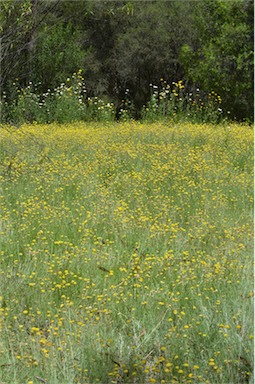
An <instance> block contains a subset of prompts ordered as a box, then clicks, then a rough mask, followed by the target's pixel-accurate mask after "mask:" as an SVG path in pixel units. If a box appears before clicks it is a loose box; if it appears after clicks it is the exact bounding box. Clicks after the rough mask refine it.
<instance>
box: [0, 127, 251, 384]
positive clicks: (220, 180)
mask: <svg viewBox="0 0 255 384" xmlns="http://www.w3.org/2000/svg"><path fill="white" fill-rule="evenodd" d="M1 135H2V137H1V146H2V147H3V151H1V156H2V158H1V203H0V208H1V214H2V219H1V257H0V261H1V271H0V274H1V278H0V285H1V295H0V296H1V298H0V299H1V305H0V324H1V334H2V338H1V343H0V351H1V354H0V355H1V358H0V365H1V371H0V380H1V381H3V382H5V383H17V384H21V383H36V382H38V381H40V380H41V381H42V380H44V382H47V383H52V384H54V383H56V384H57V383H66V384H70V383H91V384H92V383H93V384H94V383H97V382H98V383H116V384H117V383H123V384H124V383H176V382H178V383H180V382H181V383H194V382H195V383H199V382H201V383H214V384H215V383H218V384H221V383H231V382H232V383H234V382H238V383H247V382H252V367H253V299H252V297H253V268H252V264H253V258H252V255H253V231H252V218H253V175H252V172H253V167H252V156H253V146H252V130H251V129H250V128H249V127H247V126H241V125H224V127H221V126H217V127H215V126H213V125H192V124H176V125H169V124H159V123H158V124H145V123H143V124H141V123H134V122H133V123H130V122H129V123H112V124H109V125H107V124H105V125H102V124H99V123H90V124H89V125H88V124H87V125H85V124H82V123H79V124H72V125H61V126H60V125H57V124H51V125H23V126H22V127H21V128H18V129H16V128H13V127H2V129H1Z"/></svg>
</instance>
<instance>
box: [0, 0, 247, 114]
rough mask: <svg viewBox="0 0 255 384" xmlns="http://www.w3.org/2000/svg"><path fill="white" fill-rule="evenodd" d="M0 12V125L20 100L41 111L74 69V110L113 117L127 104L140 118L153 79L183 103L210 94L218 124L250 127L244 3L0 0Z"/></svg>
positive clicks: (15, 111)
mask: <svg viewBox="0 0 255 384" xmlns="http://www.w3.org/2000/svg"><path fill="white" fill-rule="evenodd" d="M0 7H1V12H0V32H1V75H2V76H1V80H0V81H1V83H0V86H1V96H2V102H1V107H2V114H1V117H2V120H3V121H19V120H20V119H21V116H22V113H21V112H19V108H21V107H20V106H21V104H22V102H23V101H22V100H20V98H21V99H22V97H23V93H24V92H25V94H27V93H28V92H27V91H29V97H27V98H26V101H25V103H27V101H29V102H30V104H31V102H33V100H34V99H35V101H36V102H38V103H41V102H43V100H44V95H45V94H52V93H53V94H56V92H58V91H56V90H59V89H60V90H61V84H67V83H68V80H67V79H68V78H71V76H72V75H73V73H78V71H79V70H82V72H80V73H82V76H83V77H84V81H85V87H86V94H85V93H83V98H82V103H84V104H85V106H86V107H87V104H89V101H88V98H90V99H92V100H93V103H94V99H93V98H94V97H97V98H100V100H101V102H102V103H105V105H107V104H112V105H113V110H114V112H113V115H114V117H117V118H119V117H120V116H119V115H121V113H120V111H123V110H124V109H125V110H126V109H127V108H126V107H127V105H128V106H129V108H128V113H126V115H127V114H128V115H129V116H131V117H135V118H137V117H139V118H141V117H142V115H143V109H144V107H143V106H144V105H146V103H148V102H149V101H150V99H151V96H152V86H155V87H157V86H160V79H162V78H163V80H164V81H166V82H167V84H170V85H171V86H172V83H173V82H175V83H178V82H179V81H181V80H182V82H183V85H184V90H185V95H189V93H192V94H194V93H195V92H196V90H197V89H199V90H200V92H201V94H200V99H201V102H203V99H204V97H207V95H208V93H209V92H211V91H214V92H216V94H217V95H219V96H220V97H221V100H222V103H221V107H220V108H221V109H222V114H223V115H224V116H229V117H231V118H236V119H238V120H243V119H249V120H252V119H253V1H252V0H241V1H240V0H238V1H235V0H233V1H223V0H203V1H146V2H143V1H132V0H130V1H122V0H119V1H115V2H113V1H60V0H53V1H52V0H51V1H47V0H44V1H42V0H21V1H12V2H10V1H8V0H2V1H1V4H0ZM150 84H151V86H150ZM20 94H21V95H22V96H20ZM205 95H206V96H205ZM53 99H54V103H55V104H56V101H55V97H53ZM49 100H50V98H48V103H49V104H51V103H50V102H49ZM54 103H53V104H54ZM17 105H18V106H17ZM124 107H125V108H124ZM84 108H85V107H84ZM30 109H31V108H30ZM69 109H71V107H70V106H69ZM90 112H91V111H90ZM33 113H34V112H32V113H30V111H29V112H28V113H27V115H28V116H26V120H27V121H33V119H34V115H33ZM54 113H55V112H54ZM54 113H53V115H52V114H51V111H49V112H48V115H49V116H50V118H49V120H54V119H56V117H55V118H54V117H53V116H54ZM83 118H84V115H83ZM37 119H39V118H38V116H37V115H36V120H37ZM84 119H85V118H84ZM39 120H40V119H39ZM41 120H43V119H42V118H41ZM69 120H70V119H69ZM46 121H47V119H46Z"/></svg>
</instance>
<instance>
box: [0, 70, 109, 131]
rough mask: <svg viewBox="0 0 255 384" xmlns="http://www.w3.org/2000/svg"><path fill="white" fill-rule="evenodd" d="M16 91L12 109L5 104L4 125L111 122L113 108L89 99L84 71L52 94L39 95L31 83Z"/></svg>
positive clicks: (52, 91)
mask: <svg viewBox="0 0 255 384" xmlns="http://www.w3.org/2000/svg"><path fill="white" fill-rule="evenodd" d="M13 87H14V88H15V90H16V101H15V102H13V103H12V104H11V105H9V104H8V103H7V102H5V101H4V102H3V103H2V104H1V105H2V110H3V111H2V112H3V113H2V121H12V122H14V123H18V124H22V123H25V122H26V123H32V122H37V123H50V122H54V121H56V122H58V123H68V122H69V123H70V122H74V121H81V120H83V121H92V120H95V121H112V120H113V119H114V117H115V109H114V105H113V104H112V103H110V102H107V101H104V100H102V99H99V98H98V97H96V96H95V97H94V98H90V97H87V90H86V87H85V83H84V78H83V77H82V75H81V71H78V73H74V74H73V75H72V76H71V78H67V80H66V82H65V83H61V84H60V85H59V86H58V87H56V88H55V89H53V90H50V89H48V90H47V91H46V92H45V93H43V94H40V93H39V91H38V86H36V85H35V86H34V85H33V84H32V82H30V83H29V85H28V86H27V87H25V88H21V89H19V88H18V87H17V85H16V83H14V84H13ZM39 88H40V84H39Z"/></svg>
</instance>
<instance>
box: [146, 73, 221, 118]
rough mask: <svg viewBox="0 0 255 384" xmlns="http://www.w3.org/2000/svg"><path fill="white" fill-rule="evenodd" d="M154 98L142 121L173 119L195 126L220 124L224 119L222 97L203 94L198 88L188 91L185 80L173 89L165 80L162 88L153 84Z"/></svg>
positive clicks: (152, 97) (176, 83)
mask: <svg viewBox="0 0 255 384" xmlns="http://www.w3.org/2000/svg"><path fill="white" fill-rule="evenodd" d="M150 87H151V98H150V100H149V102H148V104H147V105H146V106H144V108H143V111H142V118H143V119H144V120H147V121H155V120H160V119H165V118H167V119H169V118H170V119H173V120H175V121H176V120H177V121H185V120H186V121H191V122H196V123H201V122H202V123H203V122H211V123H219V122H221V121H222V120H223V118H224V117H223V116H224V114H223V110H222V108H221V97H220V96H219V95H217V94H216V93H215V92H214V91H212V92H210V93H208V94H207V93H205V92H201V91H200V90H199V88H196V89H195V91H188V89H187V87H185V86H184V84H183V81H182V80H180V81H178V82H173V83H172V87H171V86H170V85H169V84H168V83H167V82H166V81H164V80H163V79H161V80H160V86H159V87H158V86H157V85H152V84H150Z"/></svg>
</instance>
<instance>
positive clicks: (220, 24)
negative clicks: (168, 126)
mask: <svg viewBox="0 0 255 384" xmlns="http://www.w3.org/2000/svg"><path fill="white" fill-rule="evenodd" d="M251 12H252V2H251V1H228V2H226V1H221V0H217V1H205V2H201V5H200V6H199V7H198V9H197V15H196V17H197V19H195V20H197V27H198V28H199V29H200V32H201V43H200V47H199V48H197V47H196V48H195V47H194V48H195V49H194V48H192V47H191V46H189V45H187V44H185V45H183V46H182V49H181V53H180V56H179V59H180V62H181V64H182V65H183V66H184V68H185V71H186V76H188V77H189V78H190V79H191V80H192V81H193V82H195V83H197V84H200V86H201V87H202V88H203V89H207V90H209V89H214V90H215V91H216V92H217V93H220V94H221V96H222V100H223V108H224V109H228V110H229V111H230V114H231V117H232V118H234V117H235V118H238V119H241V118H245V117H248V116H249V117H252V116H253V66H254V63H253V58H254V53H253V28H254V27H253V21H252V20H251ZM214 21H215V23H214Z"/></svg>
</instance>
